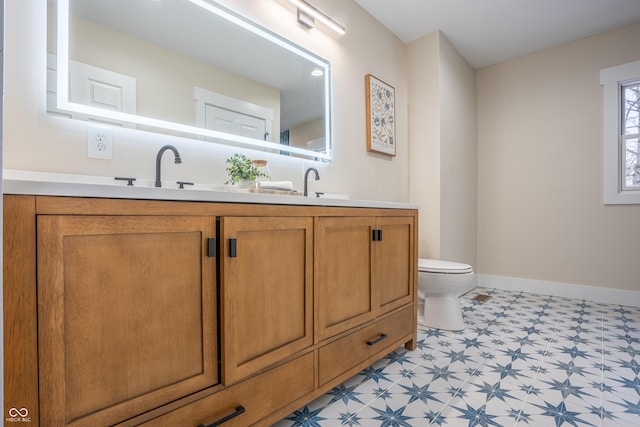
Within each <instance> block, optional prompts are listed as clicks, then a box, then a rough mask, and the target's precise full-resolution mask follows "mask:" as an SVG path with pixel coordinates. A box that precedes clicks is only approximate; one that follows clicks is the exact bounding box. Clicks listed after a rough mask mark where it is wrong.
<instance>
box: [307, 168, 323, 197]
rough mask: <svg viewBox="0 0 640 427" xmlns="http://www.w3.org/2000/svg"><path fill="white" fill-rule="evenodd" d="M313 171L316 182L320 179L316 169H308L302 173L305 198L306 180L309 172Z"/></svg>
mask: <svg viewBox="0 0 640 427" xmlns="http://www.w3.org/2000/svg"><path fill="white" fill-rule="evenodd" d="M311 171H313V173H315V175H316V181H317V180H319V179H320V174H319V173H318V169H316V168H309V169H307V171H306V172H305V173H304V196H305V197H307V196H308V194H307V184H308V182H307V181H308V179H309V172H311Z"/></svg>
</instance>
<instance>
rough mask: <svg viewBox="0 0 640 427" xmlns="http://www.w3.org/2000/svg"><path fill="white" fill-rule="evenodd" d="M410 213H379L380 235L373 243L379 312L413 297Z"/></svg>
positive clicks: (414, 262)
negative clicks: (394, 215)
mask: <svg viewBox="0 0 640 427" xmlns="http://www.w3.org/2000/svg"><path fill="white" fill-rule="evenodd" d="M413 227H414V226H413V217H378V218H377V220H376V229H378V230H380V234H379V237H380V239H379V240H377V241H375V242H374V244H373V252H374V255H373V259H374V266H375V268H374V272H375V274H374V275H373V277H374V289H375V290H376V292H377V299H376V300H377V303H378V305H377V308H378V310H379V311H378V315H379V314H382V313H386V312H388V311H390V310H393V309H395V308H398V307H401V306H403V305H405V304H408V303H410V302H411V301H413V298H414V280H415V278H414V270H415V269H416V268H417V266H416V260H415V252H414V236H413V234H414V230H413Z"/></svg>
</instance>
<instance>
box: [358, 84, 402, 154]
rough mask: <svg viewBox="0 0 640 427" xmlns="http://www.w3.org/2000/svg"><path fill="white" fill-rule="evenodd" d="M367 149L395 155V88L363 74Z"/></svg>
mask: <svg viewBox="0 0 640 427" xmlns="http://www.w3.org/2000/svg"><path fill="white" fill-rule="evenodd" d="M365 86H366V92H367V104H366V109H367V151H373V152H376V153H382V154H386V155H388V156H395V155H396V117H395V114H396V112H395V107H396V103H395V89H394V88H393V86H391V85H389V84H387V83H385V82H383V81H382V80H380V79H378V78H377V77H375V76H373V75H371V74H367V75H366V76H365Z"/></svg>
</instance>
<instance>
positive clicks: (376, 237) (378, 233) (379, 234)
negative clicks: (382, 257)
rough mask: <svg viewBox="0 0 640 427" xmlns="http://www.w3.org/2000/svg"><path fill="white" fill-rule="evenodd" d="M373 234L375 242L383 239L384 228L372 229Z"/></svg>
mask: <svg viewBox="0 0 640 427" xmlns="http://www.w3.org/2000/svg"><path fill="white" fill-rule="evenodd" d="M371 235H372V237H373V241H374V242H379V241H380V240H382V230H371Z"/></svg>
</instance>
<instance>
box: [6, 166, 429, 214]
mask: <svg viewBox="0 0 640 427" xmlns="http://www.w3.org/2000/svg"><path fill="white" fill-rule="evenodd" d="M3 178H4V179H3V184H2V187H3V188H2V189H3V193H4V194H24V195H36V196H73V197H99V198H110V199H142V200H176V201H201V202H219V203H256V204H270V205H299V206H336V207H356V208H384V209H418V208H419V206H418V205H416V204H411V203H397V202H385V201H377V200H357V199H344V198H328V197H322V198H319V197H302V196H289V195H275V194H261V193H249V192H241V191H224V186H213V185H196V186H193V187H190V186H187V187H185V189H178V188H166V187H168V186H169V185H172V186H176V183H175V182H174V183H167V184H166V185H165V184H164V183H163V185H164V186H165V187H163V188H156V187H154V186H152V184H153V182H152V181H150V180H146V181H136V182H134V186H128V185H127V181H116V180H115V179H114V177H102V176H88V175H72V174H59V173H48V172H31V171H19V170H3Z"/></svg>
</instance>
